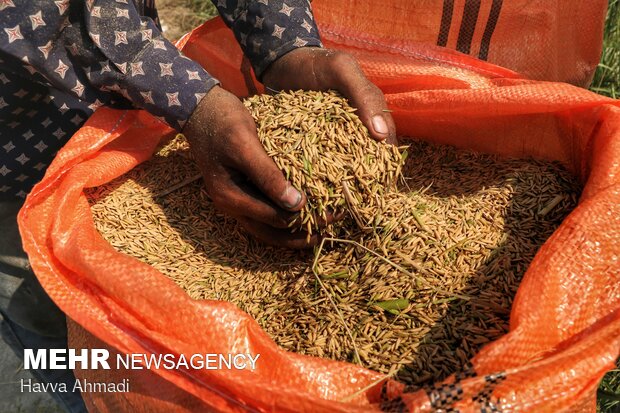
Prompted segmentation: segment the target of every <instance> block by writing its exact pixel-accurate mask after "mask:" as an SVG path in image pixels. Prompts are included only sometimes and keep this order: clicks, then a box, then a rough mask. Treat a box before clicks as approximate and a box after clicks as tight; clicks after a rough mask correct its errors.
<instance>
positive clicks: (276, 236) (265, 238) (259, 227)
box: [237, 217, 320, 249]
mask: <svg viewBox="0 0 620 413" xmlns="http://www.w3.org/2000/svg"><path fill="white" fill-rule="evenodd" d="M237 220H238V221H239V223H240V224H241V225H242V226H243V227H244V228H245V229H246V231H248V232H249V233H250V234H251V235H253V236H254V237H256V238H258V239H259V240H261V241H262V242H264V243H267V244H270V245H275V246H278V247H286V248H293V249H304V248H311V247H313V246H315V245H317V244H318V243H319V241H320V238H319V236H318V235H317V234H313V235H312V236H311V237H310V239H309V240H308V238H307V236H308V234H307V233H306V232H304V231H298V232H293V233H291V232H290V230H285V229H278V228H273V227H270V226H268V225H265V224H263V223H260V222H257V221H253V220H251V219H249V218H247V217H237Z"/></svg>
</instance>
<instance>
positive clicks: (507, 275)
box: [88, 92, 580, 388]
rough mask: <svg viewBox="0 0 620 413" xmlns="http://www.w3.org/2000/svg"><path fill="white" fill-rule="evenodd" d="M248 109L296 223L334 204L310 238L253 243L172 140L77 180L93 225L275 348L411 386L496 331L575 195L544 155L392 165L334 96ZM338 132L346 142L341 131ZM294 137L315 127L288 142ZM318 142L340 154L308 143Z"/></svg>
mask: <svg viewBox="0 0 620 413" xmlns="http://www.w3.org/2000/svg"><path fill="white" fill-rule="evenodd" d="M284 96H286V97H284ZM287 102H288V103H287ZM291 102H295V103H294V104H291ZM246 106H247V107H248V108H249V110H250V111H251V113H252V115H253V116H254V118H255V120H256V122H257V127H258V132H259V136H260V138H261V141H262V142H263V145H264V146H265V147H266V149H267V151H268V152H269V153H270V154H271V155H272V157H274V158H275V161H276V164H278V166H279V167H280V168H281V169H282V170H284V171H286V170H287V168H288V171H287V172H288V176H289V178H290V179H291V180H292V181H293V182H294V184H295V185H296V186H297V187H299V188H303V189H304V190H305V191H306V194H307V195H308V198H309V200H310V202H309V207H307V209H306V210H305V213H304V214H305V215H302V218H301V219H302V221H303V220H306V221H305V224H304V225H305V227H306V228H307V226H308V223H309V222H310V227H311V230H317V227H315V223H316V221H314V220H315V219H316V218H317V217H321V216H324V215H323V214H324V213H325V211H327V210H331V209H332V208H333V209H336V210H337V209H338V208H341V209H342V210H343V211H345V212H347V216H346V218H345V219H344V220H342V221H341V222H340V223H339V224H338V226H337V227H335V228H331V229H329V231H328V232H327V233H326V236H327V238H326V241H325V242H324V244H323V245H322V246H321V247H320V248H318V247H317V248H315V250H314V251H292V250H285V249H279V248H276V247H270V246H266V245H263V244H261V243H260V242H258V241H256V240H254V239H252V238H251V237H250V236H249V235H247V234H246V233H245V232H244V231H243V229H242V228H241V227H240V226H239V225H237V223H236V222H235V220H234V219H232V218H229V217H227V216H226V215H224V214H222V213H220V212H219V211H217V210H215V208H214V207H213V204H212V202H211V200H210V199H209V196H208V195H207V193H206V191H205V189H204V185H203V184H202V182H201V181H199V180H195V179H194V177H195V176H196V174H197V173H198V169H197V167H196V166H195V165H194V164H193V162H188V161H187V159H188V158H191V157H190V156H189V147H188V145H187V143H186V142H185V140H184V139H183V138H182V137H177V138H175V139H173V140H172V141H170V142H168V143H167V144H166V145H165V146H164V147H163V148H162V149H161V150H160V151H159V152H158V153H157V154H156V155H155V156H154V157H153V158H152V159H151V160H149V161H147V162H145V163H143V164H141V165H140V166H138V167H137V168H135V169H133V170H132V171H130V172H129V173H127V174H126V175H124V176H122V177H120V178H118V179H116V180H115V181H113V182H110V183H109V184H107V185H105V186H102V187H98V188H95V189H92V190H90V191H89V193H88V196H89V199H90V202H91V205H92V212H93V215H94V218H95V224H96V226H97V229H98V230H99V232H100V233H101V234H102V235H103V237H104V238H105V239H106V240H108V241H109V242H110V243H111V244H112V245H113V246H114V247H115V248H116V249H117V250H118V251H121V252H124V253H126V254H129V255H131V256H134V257H136V258H137V259H139V260H141V261H143V262H146V263H148V264H150V265H152V266H153V267H155V268H157V269H158V270H160V271H161V272H162V273H163V274H164V275H166V276H168V277H170V278H171V279H172V280H174V281H175V282H176V283H177V284H178V285H179V286H181V287H182V288H183V289H185V291H187V293H188V294H189V295H190V296H191V297H192V298H195V299H218V300H227V301H231V302H233V303H235V304H236V305H238V306H239V307H240V308H241V309H243V310H245V311H246V312H248V313H249V314H250V315H251V316H252V317H254V318H255V319H256V320H257V322H258V323H259V324H260V325H261V326H262V327H263V328H264V329H265V331H266V332H267V333H268V334H270V335H271V337H273V339H274V340H275V341H276V342H277V343H278V344H279V345H280V346H282V347H283V348H285V349H287V350H290V351H295V352H299V353H303V354H309V355H315V356H319V357H327V358H332V359H337V360H345V361H352V362H356V363H359V364H361V365H362V366H364V367H367V368H371V369H375V370H378V371H381V372H385V373H390V374H394V373H396V377H397V378H398V379H400V380H402V381H404V382H406V383H408V384H411V385H413V386H414V388H415V387H418V386H422V385H425V384H428V383H430V382H433V381H436V380H440V379H442V378H445V377H446V376H448V375H449V374H452V373H454V372H456V371H458V370H459V369H460V368H462V366H463V365H465V363H466V362H467V360H469V359H470V358H471V357H472V356H473V355H474V354H475V353H476V352H477V351H478V350H479V349H480V347H481V346H483V345H484V344H486V343H488V342H489V341H492V340H495V339H497V338H498V337H499V336H501V335H502V334H504V333H505V332H506V331H507V328H508V317H509V313H510V307H511V304H512V300H513V297H514V295H515V293H516V290H517V288H518V285H519V283H520V281H521V278H522V276H523V274H524V273H525V270H526V269H527V267H528V265H529V263H530V261H531V260H532V258H533V257H534V254H535V253H536V251H537V250H538V248H539V247H540V246H541V245H542V244H543V243H544V241H545V240H546V239H547V238H548V237H549V236H550V235H551V234H552V232H553V231H554V230H555V228H557V226H558V225H559V224H560V223H561V221H562V220H563V219H564V217H566V215H567V214H568V213H569V212H570V211H571V210H572V209H573V208H574V207H575V206H576V203H577V198H578V194H579V191H580V188H579V185H578V184H577V183H576V182H575V180H574V178H573V177H572V176H571V175H570V174H569V173H568V172H567V171H566V170H564V169H563V168H562V167H561V166H559V165H558V164H555V163H549V162H541V161H534V160H514V159H510V160H507V159H500V158H498V157H496V156H491V155H483V154H478V153H474V152H470V151H463V150H457V149H455V148H452V147H448V146H436V145H430V144H427V143H424V142H420V141H408V142H407V143H408V149H407V151H408V153H409V157H408V158H407V160H406V162H405V163H404V164H402V163H401V162H400V161H399V159H401V158H400V154H399V152H398V151H396V149H395V148H392V147H387V146H386V145H384V144H375V143H374V142H373V141H371V140H370V138H368V137H367V131H366V130H365V129H363V127H361V126H360V123H359V121H358V120H357V119H356V117H355V115H354V114H353V112H352V111H351V109H350V108H348V106H347V105H346V103H345V102H344V101H342V100H341V99H340V98H338V97H336V96H335V95H332V94H319V93H300V92H295V93H294V94H292V95H291V94H288V95H280V96H275V97H269V96H263V97H255V98H253V99H252V100H248V101H246ZM287 108H288V109H287ZM345 113H346V114H345ZM279 122H282V124H283V126H282V130H280V128H279V127H278V125H279ZM334 123H336V125H335V124H334ZM304 125H305V126H304ZM316 127H318V128H319V130H317V129H316ZM321 128H323V130H324V131H325V133H321ZM334 131H337V133H336V135H337V136H334V135H333V133H335V132H334ZM343 131H346V133H347V134H352V135H353V136H355V138H354V139H352V140H351V141H350V142H349V141H346V139H345V140H344V141H342V139H343V137H342V136H341V135H340V134H342V133H345V132H343ZM305 132H308V133H310V134H311V135H312V134H314V135H312V136H310V137H305V140H303V141H301V143H299V145H296V142H295V139H297V140H298V141H300V140H301V139H304V133H305ZM280 138H282V139H281V140H280V141H279V142H278V143H276V142H275V141H276V140H278V139H280ZM329 139H333V140H334V144H333V145H332V143H324V142H323V140H329ZM319 142H322V143H321V144H320V145H322V146H321V147H322V148H326V149H324V150H326V151H327V150H329V151H332V152H333V151H336V152H338V153H339V154H340V155H337V156H338V157H339V158H338V159H340V161H338V162H342V159H347V161H346V162H345V163H346V165H341V164H339V163H338V167H335V166H333V165H331V163H330V159H331V158H330V157H331V156H336V155H333V153H332V152H330V155H329V156H326V155H325V154H326V153H327V152H324V153H323V154H321V152H320V151H318V155H317V154H316V153H313V152H312V148H311V147H312V146H313V145H319ZM336 142H338V143H340V144H339V145H338V144H336ZM347 143H348V145H347ZM351 146H360V147H363V148H369V153H370V154H371V157H372V159H376V160H383V161H385V162H386V163H387V165H383V164H382V165H378V164H377V163H373V162H369V161H366V159H367V158H366V156H367V153H366V152H365V151H360V150H359V149H358V148H352V147H351ZM339 151H342V152H339ZM345 151H346V152H345ZM343 153H344V154H345V155H342V154H343ZM304 157H305V159H306V162H307V163H308V165H310V166H309V167H308V166H306V165H304V161H303V158H304ZM386 157H387V158H386ZM386 159H387V161H386ZM329 168H332V169H329ZM373 168H377V169H381V172H380V176H381V178H380V179H381V181H380V182H382V183H384V184H385V186H379V185H378V184H377V183H376V181H373V180H372V176H373V173H374V174H376V173H377V170H375V169H373ZM326 170H327V171H330V172H328V173H325V172H320V171H326ZM352 171H353V172H352ZM356 171H360V172H356ZM373 171H374V172H373ZM401 171H402V176H403V179H399V175H400V173H401ZM334 176H335V178H334ZM343 181H344V182H347V185H346V189H345V188H344V186H343V185H342V182H343ZM396 185H397V186H398V187H397V188H395V186H396ZM171 188H173V189H175V190H174V191H171ZM369 188H370V189H372V190H371V191H369V190H368V189H369ZM347 191H348V192H350V194H349V195H347V194H345V192H347ZM373 191H376V193H377V194H378V196H374V192H373ZM347 197H349V198H351V197H353V199H354V201H353V202H351V201H350V200H347V199H346V198H347ZM343 199H344V201H343ZM308 217H310V218H308Z"/></svg>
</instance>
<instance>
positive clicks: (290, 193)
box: [183, 86, 318, 248]
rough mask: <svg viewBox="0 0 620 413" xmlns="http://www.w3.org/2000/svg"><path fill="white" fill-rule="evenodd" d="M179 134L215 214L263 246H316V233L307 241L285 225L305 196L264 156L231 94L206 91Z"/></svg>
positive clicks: (252, 125)
mask: <svg viewBox="0 0 620 413" xmlns="http://www.w3.org/2000/svg"><path fill="white" fill-rule="evenodd" d="M183 134H184V135H185V136H186V137H187V139H188V141H189V143H190V147H191V150H192V152H193V154H194V157H195V158H196V161H197V163H198V166H199V168H200V170H201V172H202V175H203V177H204V181H205V184H206V188H207V192H208V194H209V196H210V197H211V199H212V200H213V203H214V204H215V206H216V207H217V208H218V209H219V210H221V211H222V212H224V213H226V214H228V215H231V216H233V217H234V218H236V219H237V221H239V223H240V224H241V225H242V226H243V227H244V228H245V229H246V230H247V231H248V232H249V233H251V234H252V235H254V236H255V237H257V238H259V239H261V240H262V241H264V242H267V243H269V244H275V245H279V246H284V247H289V248H306V247H309V246H312V245H316V244H317V242H318V236H317V235H316V234H313V235H312V236H311V237H310V240H309V241H308V240H307V233H306V232H305V231H297V232H293V233H291V229H290V228H289V223H290V222H291V221H292V220H293V219H294V218H295V217H296V216H297V214H296V212H297V211H299V210H301V209H302V208H303V207H304V205H305V203H306V197H305V196H304V195H303V193H302V192H300V191H299V190H298V189H295V188H294V187H293V186H292V185H291V184H290V183H289V182H288V181H287V180H286V179H285V177H284V175H283V174H282V172H281V171H280V170H279V169H278V167H277V166H276V164H275V163H274V162H273V160H272V159H271V158H270V157H269V156H268V155H267V153H266V152H265V150H264V149H263V146H262V145H261V143H260V141H259V139H258V135H257V133H256V125H255V123H254V120H253V119H252V117H251V116H250V114H249V112H248V111H247V109H246V108H245V106H243V103H241V101H240V100H239V99H238V98H237V97H236V96H234V95H233V94H231V93H229V92H227V91H225V90H224V89H222V88H221V87H219V86H216V87H214V88H213V89H211V91H210V92H209V93H208V94H207V95H206V96H205V97H204V98H203V99H202V100H201V101H200V103H199V104H198V106H197V107H196V109H195V111H194V113H193V114H192V116H191V117H190V119H189V120H188V122H187V124H186V126H185V128H184V129H183ZM299 189H302V190H303V188H299Z"/></svg>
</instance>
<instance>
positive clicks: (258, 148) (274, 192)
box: [232, 125, 306, 212]
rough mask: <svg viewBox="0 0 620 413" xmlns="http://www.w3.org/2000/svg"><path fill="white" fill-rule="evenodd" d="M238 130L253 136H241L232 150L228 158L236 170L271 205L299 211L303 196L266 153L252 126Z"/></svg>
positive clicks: (304, 202) (303, 199)
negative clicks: (230, 158) (271, 203)
mask: <svg viewBox="0 0 620 413" xmlns="http://www.w3.org/2000/svg"><path fill="white" fill-rule="evenodd" d="M242 133H246V134H251V135H254V136H252V137H247V138H245V139H242V141H243V142H244V144H243V145H238V146H237V148H236V149H235V151H236V155H235V156H233V157H232V160H233V162H234V164H235V165H233V166H234V167H236V168H237V169H239V170H240V171H241V172H243V173H244V174H245V175H246V176H247V177H248V178H249V179H250V180H251V181H252V182H253V183H254V185H256V187H257V188H258V189H259V190H260V191H261V192H262V193H263V194H264V195H265V196H267V198H269V199H270V200H271V201H272V202H273V203H274V204H276V205H277V206H279V207H280V208H283V209H285V210H287V211H292V212H294V211H299V210H301V209H302V208H303V207H304V205H305V204H306V197H305V196H304V195H303V194H302V193H301V192H300V191H299V190H298V189H296V188H295V187H293V185H291V183H290V182H288V181H287V180H286V178H285V177H284V174H283V173H282V172H281V171H280V169H278V167H277V166H276V164H275V163H274V161H273V160H272V159H271V158H270V157H269V155H267V153H266V152H265V149H264V148H263V146H262V145H261V143H260V141H259V139H258V137H257V136H255V135H256V131H255V129H254V125H252V129H251V130H250V131H244V132H242Z"/></svg>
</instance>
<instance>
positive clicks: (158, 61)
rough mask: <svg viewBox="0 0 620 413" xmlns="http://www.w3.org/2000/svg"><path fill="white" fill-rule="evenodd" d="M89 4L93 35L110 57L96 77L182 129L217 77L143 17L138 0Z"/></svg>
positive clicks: (100, 83) (104, 0) (88, 23)
mask: <svg viewBox="0 0 620 413" xmlns="http://www.w3.org/2000/svg"><path fill="white" fill-rule="evenodd" d="M84 7H86V13H85V19H86V27H87V30H88V36H89V38H90V41H92V43H94V45H96V47H97V48H98V49H99V50H100V51H101V52H102V53H103V54H104V55H105V57H106V58H107V59H108V61H109V63H110V64H107V63H106V62H103V63H102V64H100V65H99V66H101V69H100V70H98V71H95V72H91V73H92V75H91V77H90V81H91V82H93V83H94V84H96V85H98V86H99V87H101V88H105V89H108V90H112V91H114V90H116V91H118V92H119V93H121V94H122V95H123V96H125V98H127V99H129V100H130V101H131V102H132V103H133V104H134V105H136V106H139V107H142V108H144V109H146V110H148V111H149V112H151V113H152V114H154V115H156V116H160V117H162V118H163V120H165V121H166V122H167V123H168V124H170V125H171V126H172V127H174V128H176V129H181V128H182V127H183V125H184V124H185V122H186V121H187V119H188V118H189V117H190V115H191V114H192V112H193V111H194V108H195V107H196V105H197V104H198V102H199V101H200V100H201V98H202V97H203V96H204V95H205V94H206V93H207V92H208V91H209V90H210V89H211V88H212V87H213V86H215V85H216V84H217V83H218V82H217V80H215V79H214V78H213V77H211V76H210V75H209V74H208V73H207V72H206V71H205V70H204V69H203V68H202V67H201V66H200V65H199V64H198V63H196V62H194V61H192V60H191V59H189V58H187V57H185V56H184V55H183V54H182V53H181V52H180V51H179V50H178V49H177V48H176V47H175V46H174V45H172V44H171V43H170V42H169V41H167V40H166V39H165V38H164V37H163V36H162V34H161V32H160V31H159V29H158V28H157V26H156V25H155V23H154V22H153V20H152V19H150V18H145V17H141V16H140V14H139V13H138V10H137V9H136V7H135V5H134V3H133V1H132V0H88V1H86V4H85V6H84ZM99 66H98V67H97V68H99Z"/></svg>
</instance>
